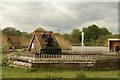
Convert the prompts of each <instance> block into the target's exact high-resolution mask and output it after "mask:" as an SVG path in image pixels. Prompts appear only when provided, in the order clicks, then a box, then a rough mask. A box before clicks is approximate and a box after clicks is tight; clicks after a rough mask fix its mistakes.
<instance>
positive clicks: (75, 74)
mask: <svg viewBox="0 0 120 80" xmlns="http://www.w3.org/2000/svg"><path fill="white" fill-rule="evenodd" d="M2 76H3V78H118V71H117V70H116V71H91V70H89V71H88V70H85V71H82V70H63V69H54V68H53V69H45V68H38V69H36V68H33V69H31V70H29V69H22V68H12V67H3V75H2Z"/></svg>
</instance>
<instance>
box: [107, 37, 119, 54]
mask: <svg viewBox="0 0 120 80" xmlns="http://www.w3.org/2000/svg"><path fill="white" fill-rule="evenodd" d="M117 45H118V46H120V39H108V51H109V52H111V51H115V47H116V46H117Z"/></svg>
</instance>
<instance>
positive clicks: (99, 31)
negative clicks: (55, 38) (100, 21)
mask: <svg viewBox="0 0 120 80" xmlns="http://www.w3.org/2000/svg"><path fill="white" fill-rule="evenodd" d="M83 32H84V44H85V45H86V46H107V40H108V38H118V37H119V35H120V34H112V33H111V32H110V31H109V30H108V29H107V28H105V27H103V28H100V27H99V26H97V25H95V24H93V25H90V26H88V27H84V28H83ZM63 36H64V37H65V39H66V40H69V41H70V42H71V43H72V45H81V40H82V35H81V31H80V29H73V31H72V32H71V33H70V34H63Z"/></svg>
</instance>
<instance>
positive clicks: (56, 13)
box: [0, 2, 118, 33]
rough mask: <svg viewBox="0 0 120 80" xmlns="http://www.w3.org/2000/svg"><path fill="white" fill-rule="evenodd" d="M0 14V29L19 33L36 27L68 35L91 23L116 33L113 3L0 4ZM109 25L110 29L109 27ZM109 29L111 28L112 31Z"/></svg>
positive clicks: (116, 4)
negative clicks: (12, 28)
mask: <svg viewBox="0 0 120 80" xmlns="http://www.w3.org/2000/svg"><path fill="white" fill-rule="evenodd" d="M0 4H1V6H0V11H1V12H2V13H3V14H0V16H2V17H3V18H2V22H1V26H2V27H3V28H4V27H7V26H9V25H10V24H14V25H15V27H16V28H18V29H20V30H23V31H34V29H35V28H36V27H37V26H41V25H43V26H45V28H46V29H53V30H56V29H60V31H61V32H62V33H67V32H70V31H71V30H72V29H73V28H82V27H86V26H83V25H84V24H87V23H89V24H92V22H94V23H95V22H96V23H99V21H100V23H101V24H99V25H100V26H101V25H102V26H103V25H105V26H107V27H109V30H110V31H112V32H114V33H115V31H116V30H117V29H116V27H118V26H117V25H116V24H117V17H118V15H117V13H118V9H117V8H118V3H116V2H108V3H107V2H99V3H93V2H90V3H89V2H84V3H83V2H63V3H62V2H60V3H55V2H19V3H16V2H13V3H0ZM109 23H110V24H111V25H110V24H109ZM112 26H115V28H114V30H113V29H112Z"/></svg>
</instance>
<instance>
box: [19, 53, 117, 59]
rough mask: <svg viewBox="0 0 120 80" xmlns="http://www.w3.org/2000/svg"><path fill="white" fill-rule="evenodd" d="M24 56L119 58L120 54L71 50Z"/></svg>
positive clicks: (25, 54) (26, 54)
mask: <svg viewBox="0 0 120 80" xmlns="http://www.w3.org/2000/svg"><path fill="white" fill-rule="evenodd" d="M21 55H22V56H27V57H35V58H62V59H63V58H64V59H84V58H85V59H86V58H88V59H101V58H102V59H103V58H105V59H106V58H108V59H111V58H118V57H119V55H118V54H115V53H82V52H79V53H78V52H76V53H75V52H73V53H72V52H69V53H62V54H33V53H24V54H21Z"/></svg>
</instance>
